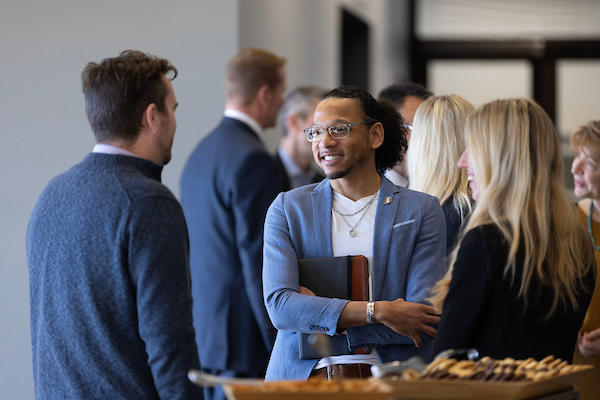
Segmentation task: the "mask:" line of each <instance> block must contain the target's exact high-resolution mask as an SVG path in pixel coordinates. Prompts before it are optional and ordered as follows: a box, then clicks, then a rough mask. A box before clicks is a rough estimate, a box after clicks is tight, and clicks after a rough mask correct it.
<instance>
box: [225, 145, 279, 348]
mask: <svg viewBox="0 0 600 400" xmlns="http://www.w3.org/2000/svg"><path fill="white" fill-rule="evenodd" d="M232 156H235V155H232ZM249 171H251V173H249ZM233 188H235V191H234V199H233V202H232V204H233V205H234V206H233V214H234V219H235V240H236V243H237V248H238V254H239V257H240V263H241V267H242V275H243V278H244V287H245V291H246V295H247V297H248V299H249V301H250V306H251V308H252V311H253V313H254V317H255V318H256V321H257V322H258V325H259V328H260V330H261V334H262V336H263V340H264V342H265V345H266V347H267V349H269V350H271V349H272V348H273V343H274V342H275V335H276V331H275V329H274V328H273V325H272V324H271V321H270V320H269V317H268V315H267V312H266V310H265V306H264V302H263V297H262V265H263V260H262V256H263V254H262V251H263V248H262V247H263V225H264V220H265V214H266V212H267V209H268V208H269V205H270V204H271V202H272V201H273V199H274V198H275V197H276V196H277V193H279V181H278V178H277V173H276V171H275V166H274V164H273V160H272V158H271V156H270V155H269V154H268V153H267V152H265V151H254V152H251V153H250V154H248V155H247V156H246V157H245V158H244V160H242V163H241V164H240V167H239V168H238V169H237V171H236V172H235V174H234V183H233Z"/></svg>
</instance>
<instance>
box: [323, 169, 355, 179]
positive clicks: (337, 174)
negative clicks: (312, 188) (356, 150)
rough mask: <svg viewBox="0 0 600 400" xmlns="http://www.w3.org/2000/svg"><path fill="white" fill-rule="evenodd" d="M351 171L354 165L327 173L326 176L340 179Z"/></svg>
mask: <svg viewBox="0 0 600 400" xmlns="http://www.w3.org/2000/svg"><path fill="white" fill-rule="evenodd" d="M350 171H352V166H350V167H349V168H346V169H345V170H343V171H340V172H333V173H331V174H325V176H326V177H327V179H330V180H331V179H339V178H343V177H345V176H346V175H348V174H349V173H350Z"/></svg>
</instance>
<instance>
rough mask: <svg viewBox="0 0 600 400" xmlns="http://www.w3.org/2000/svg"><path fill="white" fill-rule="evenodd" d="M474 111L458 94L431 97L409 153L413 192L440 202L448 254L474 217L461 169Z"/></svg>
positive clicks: (415, 128) (417, 123) (417, 118)
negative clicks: (467, 125) (468, 122)
mask: <svg viewBox="0 0 600 400" xmlns="http://www.w3.org/2000/svg"><path fill="white" fill-rule="evenodd" d="M474 109H475V107H473V104H471V103H469V102H468V101H467V100H465V99H464V98H462V97H460V96H457V95H455V94H452V95H449V96H433V97H430V98H429V99H427V100H426V101H425V102H423V104H421V105H420V106H419V108H418V110H417V113H416V114H415V119H414V123H413V132H412V136H411V139H410V146H409V147H408V151H407V153H406V164H407V168H408V176H409V177H410V184H409V188H410V189H412V190H416V191H419V192H423V193H427V194H429V195H432V196H435V197H437V198H438V199H439V200H440V204H441V205H442V210H443V211H444V215H445V216H446V231H447V235H446V242H447V247H446V248H447V252H448V253H449V252H450V251H451V250H452V248H453V247H454V244H455V242H456V238H457V235H458V232H459V230H460V227H461V226H462V225H463V223H464V221H466V219H467V217H468V216H469V214H470V213H471V194H470V190H469V182H468V180H467V171H465V170H463V169H461V168H459V167H458V160H459V158H460V156H461V155H462V153H463V152H464V151H465V139H464V134H463V131H464V125H465V120H466V119H467V115H468V114H469V113H470V112H471V111H473V110H474Z"/></svg>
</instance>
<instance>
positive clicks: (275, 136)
mask: <svg viewBox="0 0 600 400" xmlns="http://www.w3.org/2000/svg"><path fill="white" fill-rule="evenodd" d="M342 7H344V8H345V9H346V10H348V11H350V12H352V13H354V14H355V15H357V16H358V17H360V18H362V19H363V20H364V21H365V22H366V23H367V24H369V27H370V48H371V55H370V60H369V62H370V64H369V68H370V74H369V75H370V76H369V86H370V88H369V90H370V92H371V93H372V94H373V95H374V96H375V97H377V94H378V93H379V90H381V89H382V88H383V87H385V86H387V85H389V84H391V83H394V82H399V81H401V80H403V79H404V80H407V79H408V60H406V59H405V58H404V57H403V56H402V55H403V53H404V52H405V49H406V47H407V40H408V29H407V23H408V2H407V1H405V0H399V1H398V0H370V1H366V0H362V1H361V0H243V1H241V2H240V46H241V47H242V48H245V47H261V48H264V49H267V50H270V51H273V52H275V53H277V54H279V55H281V56H283V57H285V58H286V59H287V74H288V80H287V85H288V88H290V89H291V88H293V87H295V86H298V85H321V86H324V87H328V88H331V89H333V88H335V87H337V86H339V85H340V80H341V71H340V54H341V53H340V52H341V30H342V27H341V15H342V13H341V8H342ZM267 137H268V140H269V147H270V148H271V149H274V148H275V147H276V145H277V142H278V140H279V137H280V136H279V133H278V131H277V130H276V129H274V130H270V131H269V132H267Z"/></svg>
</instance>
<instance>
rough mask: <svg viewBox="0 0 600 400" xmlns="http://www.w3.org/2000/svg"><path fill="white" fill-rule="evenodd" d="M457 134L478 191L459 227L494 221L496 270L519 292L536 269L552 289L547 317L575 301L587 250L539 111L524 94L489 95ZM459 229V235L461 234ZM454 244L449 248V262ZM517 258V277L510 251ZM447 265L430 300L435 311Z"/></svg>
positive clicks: (588, 259) (552, 136)
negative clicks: (500, 239) (499, 244)
mask: <svg viewBox="0 0 600 400" xmlns="http://www.w3.org/2000/svg"><path fill="white" fill-rule="evenodd" d="M465 139H466V144H467V149H468V153H469V162H470V164H471V166H472V168H473V172H474V175H475V179H476V182H477V184H478V186H479V190H480V192H479V197H478V199H477V203H476V205H475V208H474V210H473V213H472V214H471V217H470V219H469V222H468V223H467V225H466V227H465V229H464V232H468V231H470V230H471V229H474V228H476V227H478V226H482V225H486V224H494V225H495V226H497V227H498V229H499V230H500V232H501V233H502V235H503V236H504V238H505V239H506V242H507V243H508V245H509V249H510V250H509V254H508V259H507V262H506V266H505V268H504V275H505V276H506V275H509V274H510V276H511V279H512V282H513V284H518V285H519V292H518V296H519V297H522V298H524V299H527V294H528V291H529V289H530V283H531V279H532V278H533V277H534V276H536V277H537V278H538V279H539V280H540V282H541V283H542V284H544V285H547V286H549V287H551V288H552V289H553V290H554V294H555V296H554V301H553V303H552V306H551V307H550V310H549V313H548V315H547V317H549V316H550V315H551V314H552V313H553V312H554V311H556V308H557V307H558V305H559V304H562V305H564V306H565V307H566V306H567V305H568V304H570V305H571V306H572V307H573V309H577V308H578V303H577V297H578V294H579V290H580V288H582V287H583V283H582V281H583V277H584V276H585V274H586V273H587V272H588V271H589V269H590V267H591V265H592V264H593V259H594V254H593V250H592V245H591V242H590V240H589V238H588V237H587V232H586V231H585V230H584V228H583V227H582V226H581V224H580V222H579V219H578V215H577V212H576V209H575V207H574V206H573V203H572V201H571V199H570V198H569V195H568V193H567V190H566V188H565V185H564V181H563V176H562V166H563V163H562V156H561V153H560V147H559V141H558V135H557V133H556V129H555V128H554V125H553V123H552V121H551V120H550V118H549V117H548V115H547V114H546V112H544V110H543V109H542V108H541V107H540V106H539V105H538V104H536V103H535V102H533V101H531V100H527V99H512V100H497V101H493V102H491V103H488V104H485V105H483V106H481V107H479V108H478V109H477V110H475V112H473V113H472V114H471V115H469V117H468V118H467V123H466V127H465ZM463 236H464V234H463ZM461 241H462V237H461V238H459V245H458V246H457V247H456V248H455V250H454V251H453V253H452V255H451V263H450V265H453V264H454V262H455V261H456V256H457V254H458V250H459V247H460V242H461ZM519 246H522V250H523V254H524V260H523V270H522V274H521V276H517V270H516V265H515V264H516V255H517V250H518V249H519ZM451 279H452V268H450V270H449V271H448V273H447V274H446V276H445V277H444V278H443V279H442V280H441V281H440V282H438V283H437V285H436V287H435V288H434V294H435V296H434V297H433V298H432V299H430V300H431V301H432V303H433V304H434V306H435V307H436V309H437V310H438V311H440V312H441V310H442V306H443V302H444V299H445V297H446V295H447V293H448V288H449V285H450V281H451Z"/></svg>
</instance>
